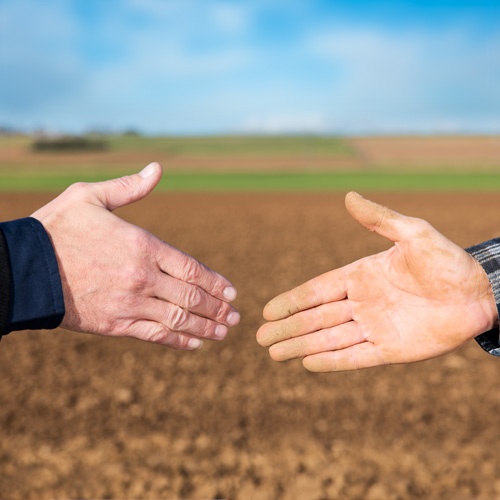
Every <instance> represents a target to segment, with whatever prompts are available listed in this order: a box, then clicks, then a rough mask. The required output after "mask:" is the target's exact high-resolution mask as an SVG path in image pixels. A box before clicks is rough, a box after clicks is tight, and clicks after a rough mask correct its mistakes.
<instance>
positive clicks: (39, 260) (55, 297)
mask: <svg viewBox="0 0 500 500" xmlns="http://www.w3.org/2000/svg"><path fill="white" fill-rule="evenodd" d="M0 231H2V233H3V236H4V240H5V243H6V247H7V254H8V259H9V262H10V277H11V280H10V301H9V302H10V303H9V316H8V322H7V326H6V328H5V330H4V331H3V332H2V333H3V334H6V333H9V332H11V331H14V330H26V329H51V328H56V327H58V326H59V325H60V324H61V321H62V319H63V317H64V312H65V309H64V296H63V291H62V285H61V277H60V274H59V267H58V264H57V259H56V255H55V252H54V248H53V247H52V243H51V241H50V238H49V236H48V234H47V232H46V231H45V229H44V227H43V226H42V224H41V223H40V222H39V221H38V220H37V219H34V218H32V217H27V218H25V219H18V220H14V221H8V222H2V223H0Z"/></svg>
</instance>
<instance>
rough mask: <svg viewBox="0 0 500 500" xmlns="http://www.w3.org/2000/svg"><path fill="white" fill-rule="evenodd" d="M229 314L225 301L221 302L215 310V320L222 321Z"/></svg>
mask: <svg viewBox="0 0 500 500" xmlns="http://www.w3.org/2000/svg"><path fill="white" fill-rule="evenodd" d="M227 314H228V311H227V306H226V305H225V303H224V302H219V303H218V304H217V306H216V310H215V320H216V321H218V322H219V323H222V322H223V321H224V320H225V319H226V316H227Z"/></svg>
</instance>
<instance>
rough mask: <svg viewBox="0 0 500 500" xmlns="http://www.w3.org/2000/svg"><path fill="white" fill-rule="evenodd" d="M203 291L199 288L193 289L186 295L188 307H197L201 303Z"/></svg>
mask: <svg viewBox="0 0 500 500" xmlns="http://www.w3.org/2000/svg"><path fill="white" fill-rule="evenodd" d="M201 299H202V296H201V290H200V289H199V288H198V287H195V286H194V287H191V288H190V289H189V290H188V292H187V294H186V303H187V307H196V306H199V305H200V303H201Z"/></svg>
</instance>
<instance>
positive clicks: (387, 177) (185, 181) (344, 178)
mask: <svg viewBox="0 0 500 500" xmlns="http://www.w3.org/2000/svg"><path fill="white" fill-rule="evenodd" d="M123 174H124V173H123ZM117 175H122V174H117V173H116V172H114V173H113V172H99V173H95V172H93V173H89V172H83V171H82V172H76V171H70V172H69V171H68V172H58V173H49V172H44V175H41V174H39V175H36V174H35V173H33V172H32V173H30V174H28V173H27V172H24V173H22V174H21V173H18V174H16V172H12V171H11V172H9V173H8V174H7V173H2V174H0V191H48V190H50V191H54V190H62V189H65V188H66V187H67V186H69V185H70V184H72V183H74V182H78V181H84V182H97V181H103V180H106V179H110V178H113V177H116V176H117ZM158 189H161V190H168V191H347V190H351V189H354V190H363V191H496V190H500V172H498V173H454V174H450V173H432V174H430V173H394V172H392V173H391V172H315V173H313V172H311V173H309V172H308V173H295V172H294V173H207V172H199V173H192V172H189V173H179V172H164V175H163V178H162V180H161V181H160V184H159V186H158Z"/></svg>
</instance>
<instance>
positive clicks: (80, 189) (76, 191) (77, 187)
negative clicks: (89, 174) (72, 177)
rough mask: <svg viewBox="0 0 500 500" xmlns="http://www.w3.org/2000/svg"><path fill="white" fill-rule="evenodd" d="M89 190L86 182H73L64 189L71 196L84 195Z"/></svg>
mask: <svg viewBox="0 0 500 500" xmlns="http://www.w3.org/2000/svg"><path fill="white" fill-rule="evenodd" d="M89 191H90V184H89V183H88V182H75V183H74V184H71V186H69V187H68V189H66V192H67V193H68V194H71V195H72V196H82V197H84V196H86V194H87V193H88V192H89Z"/></svg>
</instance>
